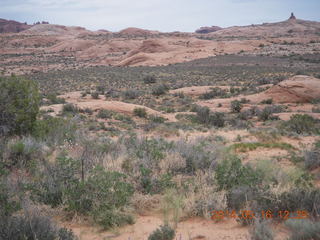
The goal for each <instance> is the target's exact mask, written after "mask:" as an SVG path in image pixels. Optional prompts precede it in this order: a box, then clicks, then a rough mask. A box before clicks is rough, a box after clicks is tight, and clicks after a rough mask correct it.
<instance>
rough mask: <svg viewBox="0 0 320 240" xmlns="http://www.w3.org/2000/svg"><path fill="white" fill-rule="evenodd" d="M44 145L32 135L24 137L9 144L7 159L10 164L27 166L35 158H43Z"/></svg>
mask: <svg viewBox="0 0 320 240" xmlns="http://www.w3.org/2000/svg"><path fill="white" fill-rule="evenodd" d="M43 147H44V145H43V144H42V143H40V142H38V141H37V140H36V139H34V138H32V137H23V138H22V139H20V140H17V141H15V142H11V143H9V144H8V153H7V155H8V157H7V159H5V160H6V161H5V162H6V164H7V165H8V166H16V165H18V166H20V167H22V166H26V165H27V164H29V163H31V162H32V161H35V160H41V159H43V157H44V156H43Z"/></svg>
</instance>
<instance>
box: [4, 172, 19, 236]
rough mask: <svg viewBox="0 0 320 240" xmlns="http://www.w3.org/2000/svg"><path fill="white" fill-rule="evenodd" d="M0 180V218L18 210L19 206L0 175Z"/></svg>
mask: <svg viewBox="0 0 320 240" xmlns="http://www.w3.org/2000/svg"><path fill="white" fill-rule="evenodd" d="M0 180H1V181H0V206H1V208H0V219H2V218H6V217H8V216H11V215H12V214H13V213H14V212H16V211H18V210H20V208H21V206H20V203H19V202H18V201H16V200H13V199H12V196H11V194H10V192H9V188H8V186H7V185H6V184H4V180H3V179H2V177H1V179H0ZM0 221H1V220H0ZM0 226H1V223H0ZM0 232H1V229H0ZM0 237H1V234H0Z"/></svg>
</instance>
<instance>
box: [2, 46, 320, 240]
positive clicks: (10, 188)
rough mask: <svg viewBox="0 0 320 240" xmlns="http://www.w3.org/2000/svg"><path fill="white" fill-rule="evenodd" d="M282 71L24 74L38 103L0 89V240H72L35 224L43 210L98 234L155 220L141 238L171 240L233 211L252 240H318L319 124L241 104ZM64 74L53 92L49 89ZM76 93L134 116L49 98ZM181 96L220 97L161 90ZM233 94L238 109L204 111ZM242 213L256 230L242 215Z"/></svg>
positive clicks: (182, 68)
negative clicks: (281, 236)
mask: <svg viewBox="0 0 320 240" xmlns="http://www.w3.org/2000/svg"><path fill="white" fill-rule="evenodd" d="M263 48H265V47H263ZM243 59H244V61H243V62H242V60H243ZM240 60H241V64H240V63H239V61H240ZM245 60H246V61H245ZM273 60H274V61H277V62H278V63H281V64H283V65H279V66H278V65H277V66H275V65H274V64H273ZM216 61H217V62H216ZM256 61H257V62H258V64H261V66H257V65H256ZM264 61H266V62H264ZM292 61H294V60H292ZM236 63H237V64H236ZM246 63H250V64H246ZM253 63H254V64H253ZM285 63H286V64H287V59H276V60H275V59H274V58H271V57H270V58H269V57H261V56H260V57H259V56H255V57H253V56H251V57H249V56H243V57H242V58H240V57H239V56H234V55H232V56H220V57H218V58H215V59H212V58H209V59H206V60H197V61H194V62H191V63H183V64H176V65H170V66H165V67H164V66H163V67H154V68H149V67H133V68H113V67H95V68H84V69H80V70H68V71H61V72H59V73H54V72H49V73H47V75H43V74H34V75H33V77H35V79H36V80H37V81H38V82H39V84H40V89H41V91H42V92H41V94H43V99H42V101H41V99H40V94H39V92H38V89H37V86H36V84H35V83H34V82H32V81H28V80H25V79H23V78H18V77H12V78H1V79H0V85H1V91H2V92H3V93H4V94H1V96H0V99H1V103H0V110H1V113H0V115H1V114H2V115H1V116H0V117H1V119H0V121H1V122H0V127H1V129H0V130H1V132H0V176H1V182H0V204H1V206H3V207H1V209H0V211H1V214H0V225H2V226H4V228H1V229H0V238H1V237H3V236H4V237H3V238H4V239H21V238H22V237H21V236H24V237H26V238H28V239H38V240H42V239H61V240H62V239H64V240H69V239H70V240H71V239H76V237H75V236H74V234H73V233H72V232H71V231H70V230H67V229H65V228H61V227H58V225H57V224H59V222H58V223H57V224H56V223H54V221H53V220H52V219H49V218H48V216H45V215H46V214H45V213H47V211H43V214H41V215H40V214H38V212H37V211H38V210H37V209H38V208H40V210H39V211H41V208H42V207H44V208H47V209H51V210H52V209H53V211H54V212H55V211H56V212H57V215H59V214H60V216H59V217H63V219H68V220H70V218H73V219H75V221H77V219H85V220H86V222H88V224H90V225H94V226H99V227H101V228H103V229H104V230H112V229H113V230H114V229H115V228H118V227H121V226H124V225H127V224H134V223H135V221H136V218H139V214H140V213H143V212H148V213H151V214H152V213H154V212H156V214H158V215H159V213H161V214H162V215H163V224H162V225H161V226H159V228H158V229H156V228H154V229H152V230H154V231H153V232H152V233H151V234H150V236H149V238H148V239H150V240H153V239H165V240H171V239H174V238H175V232H176V228H177V226H178V224H179V222H180V221H182V220H183V219H186V218H188V217H193V216H198V217H205V218H207V219H210V218H211V217H212V216H211V213H212V211H213V210H220V211H229V212H232V211H235V214H236V215H237V216H238V219H237V222H239V224H242V225H250V226H249V228H250V235H251V238H252V239H257V240H260V239H268V240H271V239H274V237H275V235H276V231H275V229H274V228H273V225H274V224H284V225H285V226H287V227H288V229H289V230H290V231H291V232H292V233H293V234H292V236H291V239H316V237H318V235H317V234H318V232H317V231H316V230H317V228H318V225H319V222H318V221H319V214H320V213H319V209H320V207H319V204H320V190H319V188H318V187H317V184H316V183H317V181H318V179H319V175H318V174H317V170H318V169H319V167H320V161H319V156H320V155H319V147H320V145H319V143H318V142H317V141H316V140H318V134H319V121H318V120H317V119H316V118H313V117H311V116H310V115H307V114H303V113H301V114H293V115H292V116H291V118H290V119H289V120H288V121H282V120H280V119H279V117H278V116H277V115H278V113H283V112H286V113H288V114H289V112H290V111H291V110H290V109H289V108H288V107H286V106H285V105H276V104H274V103H273V100H270V99H267V100H265V101H262V102H258V104H257V106H250V107H248V105H249V103H250V101H249V100H247V99H246V96H245V95H246V94H251V93H257V92H260V91H262V90H261V89H260V87H261V85H263V84H269V83H277V82H279V81H282V80H283V79H284V78H285V77H286V76H289V75H291V74H292V73H293V71H294V68H293V67H292V66H291V67H288V66H287V65H286V64H285ZM212 66H216V67H215V68H214V67H212ZM106 69H107V70H108V71H106ZM270 69H272V74H270V72H271V70H270ZM295 70H297V69H295ZM307 70H308V71H309V72H310V73H313V72H316V71H317V70H315V69H312V68H311V67H310V68H308V69H307ZM74 73H76V74H75V75H73V74H74ZM44 76H45V77H44ZM62 76H63V77H64V80H65V81H64V82H63V86H62V83H61V82H60V80H59V81H58V80H57V79H60V78H61V77H62ZM71 76H72V77H71ZM110 76H112V78H111V77H110ZM42 77H43V78H42ZM78 77H79V78H78ZM101 79H104V80H101ZM49 80H50V81H51V83H52V86H49V85H50V84H48V82H50V81H49ZM111 80H112V81H111ZM78 83H81V92H82V93H81V101H82V100H87V99H89V100H90V101H92V102H95V103H96V102H99V104H100V103H101V104H103V102H104V101H113V100H116V101H124V102H126V103H133V104H135V105H130V104H128V109H126V111H122V109H120V110H117V109H116V108H114V109H113V108H111V109H113V110H112V111H111V110H107V109H104V108H102V107H101V108H98V107H97V108H96V107H94V108H90V106H89V105H88V106H86V105H85V107H84V108H80V101H79V103H70V102H74V101H69V100H68V98H65V99H62V98H60V97H59V95H58V94H57V93H56V92H58V90H59V92H60V91H62V90H63V91H68V90H69V89H73V87H74V86H77V84H78ZM64 84H65V85H64ZM94 84H95V85H94ZM191 85H212V86H214V85H221V86H230V88H228V87H226V88H223V87H220V88H219V87H214V88H211V89H210V90H209V91H208V92H206V93H204V94H202V95H201V94H200V95H192V94H191V95H188V94H187V93H183V92H178V93H177V92H175V93H172V92H171V91H170V89H171V90H172V89H176V88H180V87H185V86H191ZM64 87H65V88H64ZM49 90H50V91H49ZM90 95H91V97H90ZM101 95H104V96H105V99H102V98H101ZM233 96H240V97H239V99H240V98H242V99H241V100H235V101H232V102H231V105H229V104H228V105H227V107H226V106H225V105H224V104H222V103H220V105H219V104H218V105H217V104H215V105H214V106H211V105H210V102H209V103H208V105H206V102H205V103H203V102H204V101H203V100H210V99H213V98H228V97H233ZM97 98H100V100H94V99H97ZM222 100H224V99H222ZM198 101H202V104H201V103H199V102H198ZM41 104H42V105H43V106H44V107H50V105H52V104H61V105H60V106H61V111H57V110H56V109H55V110H50V109H48V108H44V109H45V110H41V111H39V105H41ZM62 104H63V105H62ZM197 104H198V105H197ZM261 104H267V106H263V105H261ZM316 104H318V103H315V105H316ZM48 105H49V106H48ZM200 105H202V106H209V107H210V108H209V107H201V106H200ZM131 106H132V108H130V107H131ZM317 107H318V106H315V107H314V109H316V108H317ZM149 108H152V109H153V110H154V113H153V112H152V110H150V109H149ZM314 112H316V111H314ZM304 137H307V140H306V141H305V142H303V140H304ZM312 141H314V142H315V143H314V144H311V142H312ZM301 142H302V143H301ZM312 143H313V142H312ZM259 151H263V154H261V153H260V152H259ZM266 152H267V153H266ZM269 152H271V153H272V154H274V155H272V154H270V156H269ZM265 153H266V154H265ZM282 164H283V165H282ZM283 166H285V167H283ZM287 166H289V167H288V168H287ZM267 210H270V211H271V212H272V214H274V216H275V214H277V213H279V211H285V210H287V211H290V212H291V213H292V214H297V211H301V210H304V211H307V212H308V214H309V216H308V219H309V220H307V219H303V221H304V222H303V224H302V223H301V222H298V221H291V220H288V221H287V219H285V218H282V219H280V218H276V217H274V218H273V219H271V218H269V219H265V217H264V216H266V215H264V216H263V215H261V212H263V211H267ZM243 211H252V212H253V213H255V215H256V219H251V218H243V217H241V216H243V215H242V214H241V213H243ZM268 214H269V213H268ZM268 216H269V215H268ZM224 217H226V216H224ZM54 219H60V218H54ZM159 225H160V224H159ZM300 225H301V226H300ZM298 228H299V229H302V230H301V234H300V233H299V234H298V233H296V232H295V229H298ZM12 229H19V234H20V233H21V236H20V235H19V234H16V235H15V234H14V233H15V231H12ZM20 229H21V230H20ZM44 233H46V235H45V234H44ZM32 234H33V235H32ZM308 237H309V238H308Z"/></svg>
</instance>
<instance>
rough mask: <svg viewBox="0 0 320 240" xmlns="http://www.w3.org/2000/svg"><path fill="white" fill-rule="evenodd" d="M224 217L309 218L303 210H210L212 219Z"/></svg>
mask: <svg viewBox="0 0 320 240" xmlns="http://www.w3.org/2000/svg"><path fill="white" fill-rule="evenodd" d="M225 218H234V219H254V218H262V219H282V220H287V219H306V218H309V213H308V212H307V211H305V210H298V211H288V210H283V211H272V210H266V211H261V212H253V211H251V210H242V211H239V212H236V211H235V210H213V211H211V219H212V220H223V219H225Z"/></svg>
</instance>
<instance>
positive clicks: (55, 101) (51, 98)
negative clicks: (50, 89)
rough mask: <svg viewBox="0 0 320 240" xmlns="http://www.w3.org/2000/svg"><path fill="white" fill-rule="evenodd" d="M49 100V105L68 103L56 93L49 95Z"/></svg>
mask: <svg viewBox="0 0 320 240" xmlns="http://www.w3.org/2000/svg"><path fill="white" fill-rule="evenodd" d="M47 99H48V101H49V104H62V103H65V102H66V100H65V99H64V98H58V97H57V94H55V93H49V94H48V95H47Z"/></svg>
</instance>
